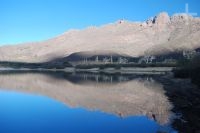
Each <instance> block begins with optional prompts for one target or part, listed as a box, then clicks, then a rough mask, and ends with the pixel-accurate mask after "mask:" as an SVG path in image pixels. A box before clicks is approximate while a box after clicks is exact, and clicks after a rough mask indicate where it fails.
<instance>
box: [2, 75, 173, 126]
mask: <svg viewBox="0 0 200 133" xmlns="http://www.w3.org/2000/svg"><path fill="white" fill-rule="evenodd" d="M153 77H154V76H138V75H109V74H92V73H64V72H14V71H13V72H1V74H0V88H5V89H4V90H9V91H10V90H12V91H20V92H26V93H31V94H39V95H44V96H48V97H50V98H53V99H56V100H58V101H60V102H62V103H64V104H66V105H67V106H69V107H73V108H76V107H84V108H87V109H88V110H100V111H103V112H106V113H110V114H115V115H117V116H119V117H122V118H124V117H128V116H147V117H149V118H150V119H153V120H156V121H157V122H158V123H159V124H162V125H163V124H167V123H168V122H169V119H170V117H171V111H170V110H171V108H172V105H171V104H170V102H169V101H168V99H167V97H166V96H165V91H164V90H163V88H162V85H161V84H159V83H157V82H156V81H155V80H154V79H153Z"/></svg>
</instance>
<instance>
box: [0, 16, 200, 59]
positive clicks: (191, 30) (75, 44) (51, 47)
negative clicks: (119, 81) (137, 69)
mask: <svg viewBox="0 0 200 133" xmlns="http://www.w3.org/2000/svg"><path fill="white" fill-rule="evenodd" d="M199 36H200V18H193V17H191V16H188V15H185V14H178V15H173V16H172V17H169V15H168V14H167V13H165V12H163V13H160V14H159V15H157V16H156V17H153V18H150V19H149V20H147V21H145V22H129V21H124V20H122V21H118V22H116V23H111V24H107V25H103V26H101V27H88V28H86V29H84V30H70V31H68V32H66V33H64V34H62V35H60V36H57V37H55V38H52V39H49V40H46V41H42V42H34V43H25V44H19V45H15V46H3V47H0V61H23V62H46V61H49V60H54V59H57V58H63V57H66V56H68V55H70V54H72V53H76V52H84V51H90V53H92V52H94V53H95V51H98V52H101V51H110V52H114V53H118V54H123V55H129V56H135V57H136V56H141V55H145V54H158V53H163V52H168V51H175V50H178V49H194V48H197V47H200V37H199Z"/></svg>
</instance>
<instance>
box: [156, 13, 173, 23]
mask: <svg viewBox="0 0 200 133" xmlns="http://www.w3.org/2000/svg"><path fill="white" fill-rule="evenodd" d="M153 23H154V24H157V25H165V24H168V23H170V17H169V15H168V13H166V12H162V13H160V14H158V15H157V16H156V17H154V19H153Z"/></svg>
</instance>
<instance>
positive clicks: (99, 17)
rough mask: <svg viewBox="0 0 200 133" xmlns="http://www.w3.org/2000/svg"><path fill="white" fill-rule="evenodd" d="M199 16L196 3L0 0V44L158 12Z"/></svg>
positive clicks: (179, 0) (177, 0) (165, 0)
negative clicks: (190, 13)
mask: <svg viewBox="0 0 200 133" xmlns="http://www.w3.org/2000/svg"><path fill="white" fill-rule="evenodd" d="M186 3H188V4H189V11H190V12H195V13H197V14H198V16H199V15H200V8H199V7H200V0H0V45H4V44H16V43H21V42H32V41H41V40H46V39H49V38H51V37H54V36H57V35H59V34H62V33H63V32H66V31H67V30H69V29H83V28H86V27H88V26H99V25H102V24H106V23H110V22H115V21H117V20H119V19H127V20H130V21H144V20H146V19H148V18H150V17H151V16H155V15H156V14H158V13H159V12H161V11H166V12H168V13H169V14H170V15H172V14H174V13H179V12H181V13H182V12H184V11H185V4H186Z"/></svg>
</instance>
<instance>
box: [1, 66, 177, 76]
mask: <svg viewBox="0 0 200 133" xmlns="http://www.w3.org/2000/svg"><path fill="white" fill-rule="evenodd" d="M173 69H174V67H122V68H120V69H115V68H112V67H110V68H105V69H99V68H91V69H80V68H74V67H67V68H65V69H44V68H36V69H30V68H0V71H63V72H69V73H73V72H91V73H101V72H103V73H111V74H112V73H121V74H165V73H167V72H171V71H172V70H173Z"/></svg>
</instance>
